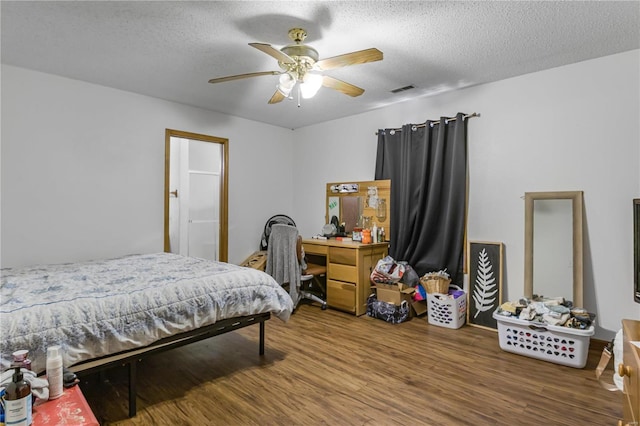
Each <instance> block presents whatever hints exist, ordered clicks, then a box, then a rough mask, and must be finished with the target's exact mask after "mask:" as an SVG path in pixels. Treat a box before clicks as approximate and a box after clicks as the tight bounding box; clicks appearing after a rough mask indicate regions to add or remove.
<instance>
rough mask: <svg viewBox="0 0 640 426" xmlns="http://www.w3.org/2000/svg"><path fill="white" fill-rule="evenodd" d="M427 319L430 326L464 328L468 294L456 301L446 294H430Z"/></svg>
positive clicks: (462, 295) (428, 296) (463, 294)
mask: <svg viewBox="0 0 640 426" xmlns="http://www.w3.org/2000/svg"><path fill="white" fill-rule="evenodd" d="M452 287H453V286H452ZM458 290H460V289H459V288H458ZM427 317H428V318H429V324H433V325H439V326H441V327H447V328H460V327H462V325H463V324H464V321H465V319H466V317H467V293H462V294H461V295H460V296H458V297H457V298H455V299H454V298H453V297H449V296H448V295H446V294H440V293H429V294H428V295H427Z"/></svg>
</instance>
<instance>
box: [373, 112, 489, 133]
mask: <svg viewBox="0 0 640 426" xmlns="http://www.w3.org/2000/svg"><path fill="white" fill-rule="evenodd" d="M471 117H480V113H479V112H472V113H471V114H467V115H465V116H463V117H462V118H463V119H466V118H471ZM456 120H457V118H456V117H453V118H447V119H446V121H456ZM435 124H440V120H438V121H432V122H431V126H432V127H433V125H435ZM426 125H427V122H426V121H425V122H424V123H420V124H414V125H413V127H412V129H413V130H415V129H417V128H419V127H425V126H426ZM389 131H390V132H394V133H395V132H401V131H402V128H399V129H389ZM392 134H393V133H392ZM376 135H378V132H376Z"/></svg>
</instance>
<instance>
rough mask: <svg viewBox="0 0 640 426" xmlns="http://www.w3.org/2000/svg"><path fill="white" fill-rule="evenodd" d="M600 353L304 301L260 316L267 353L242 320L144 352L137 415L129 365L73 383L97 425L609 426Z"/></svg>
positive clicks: (616, 410)
mask: <svg viewBox="0 0 640 426" xmlns="http://www.w3.org/2000/svg"><path fill="white" fill-rule="evenodd" d="M601 351H602V348H601V347H598V348H592V350H591V351H590V353H589V358H588V362H587V365H586V367H585V368H584V369H575V368H571V367H565V366H561V365H557V364H553V363H550V362H545V361H539V360H534V359H532V358H529V357H525V356H520V355H515V354H511V353H507V352H504V351H502V350H501V349H500V348H499V346H498V334H497V332H494V331H491V330H485V329H481V328H477V327H470V326H467V325H465V326H463V327H462V328H460V329H458V330H452V329H448V328H443V327H438V326H434V325H429V324H428V323H427V319H426V317H421V318H414V319H412V320H410V321H408V322H406V323H403V324H395V325H394V324H388V323H385V322H384V321H381V320H377V319H373V318H369V317H366V316H362V317H354V316H352V315H348V314H345V313H342V312H339V311H335V310H331V309H328V310H326V311H322V310H320V309H319V308H318V307H316V306H310V305H302V306H300V307H299V308H298V310H297V311H296V312H295V313H294V314H293V315H292V317H291V319H290V320H289V322H287V323H283V322H282V321H280V320H279V319H277V318H272V319H271V320H270V321H267V323H266V353H265V355H264V356H263V357H260V356H259V355H258V327H248V328H245V329H243V330H240V331H237V332H234V333H229V334H226V335H222V336H217V337H214V338H212V339H208V340H205V341H202V342H198V343H195V344H192V345H190V346H185V347H182V348H179V349H175V350H172V351H168V352H165V353H161V354H157V355H154V356H152V357H150V358H148V359H145V360H144V361H143V362H141V363H140V364H139V366H138V414H137V416H136V417H134V418H131V419H129V418H128V417H127V410H128V409H127V383H126V369H124V368H121V369H120V368H118V369H112V370H109V371H108V372H107V375H106V377H107V380H106V381H105V380H103V379H104V377H102V378H101V377H100V375H92V376H88V377H87V378H85V380H83V382H82V383H81V388H82V391H83V392H84V394H85V397H86V398H87V401H88V402H89V404H90V406H91V408H92V409H93V411H94V413H95V415H96V417H97V418H98V420H99V421H100V422H101V424H103V425H400V424H401V425H509V426H511V425H614V424H616V422H617V420H618V419H619V418H621V417H622V401H621V396H620V393H618V392H608V391H606V390H604V389H603V388H601V387H600V386H599V384H598V382H597V381H596V379H595V375H594V369H595V366H596V365H597V362H598V360H599V358H600V353H601ZM612 373H613V370H612V369H611V366H610V368H609V370H608V371H607V373H606V374H608V378H609V381H611V380H610V378H611V376H610V374H612Z"/></svg>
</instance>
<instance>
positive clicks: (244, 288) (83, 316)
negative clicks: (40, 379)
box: [0, 253, 293, 372]
mask: <svg viewBox="0 0 640 426" xmlns="http://www.w3.org/2000/svg"><path fill="white" fill-rule="evenodd" d="M1 272H2V281H1V284H0V352H1V353H2V360H3V367H6V366H7V365H6V364H7V362H8V360H10V357H11V353H12V352H14V351H16V350H19V349H27V350H29V358H30V359H31V360H32V368H33V370H34V371H36V372H40V371H43V370H44V368H45V357H46V348H47V347H48V346H52V345H61V346H62V350H63V356H64V365H65V366H67V367H68V366H72V365H73V364H76V363H78V362H81V361H85V360H88V359H93V358H97V357H101V356H105V355H110V354H114V353H117V352H121V351H124V350H127V349H132V348H136V347H141V346H146V345H148V344H150V343H153V342H155V341H157V340H159V339H162V338H164V337H167V336H171V335H173V334H176V333H181V332H184V331H189V330H193V329H196V328H198V327H201V326H206V325H209V324H213V323H215V322H216V321H218V320H222V319H227V318H233V317H238V316H244V315H254V314H258V313H263V312H272V313H273V314H274V315H275V316H276V317H278V318H280V319H281V320H283V321H287V320H288V319H289V316H290V314H291V312H292V310H293V303H292V301H291V298H290V297H289V295H288V294H287V292H286V291H284V289H282V287H281V286H280V285H278V283H276V282H275V280H273V279H272V278H271V277H270V276H269V275H267V274H266V273H264V272H261V271H258V270H255V269H251V268H244V267H240V266H236V265H231V264H228V263H221V262H212V261H209V260H203V259H198V258H193V257H183V256H179V255H175V254H170V253H157V254H149V255H132V256H125V257H121V258H117V259H110V260H102V261H91V262H83V263H69V264H60V265H46V266H33V267H24V268H5V269H2V270H1Z"/></svg>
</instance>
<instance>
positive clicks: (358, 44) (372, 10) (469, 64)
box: [1, 1, 640, 128]
mask: <svg viewBox="0 0 640 426" xmlns="http://www.w3.org/2000/svg"><path fill="white" fill-rule="evenodd" d="M1 19H2V21H1V40H2V45H1V48H2V50H1V53H2V63H4V64H9V65H14V66H18V67H24V68H29V69H33V70H37V71H43V72H46V73H51V74H57V75H61V76H65V77H69V78H73V79H78V80H83V81H87V82H91V83H95V84H99V85H103V86H108V87H113V88H117V89H122V90H127V91H131V92H136V93H140V94H144V95H148V96H153V97H157V98H161V99H166V100H170V101H175V102H180V103H183V104H188V105H193V106H197V107H201V108H205V109H208V110H213V111H218V112H222V113H225V114H231V115H236V116H240V117H245V118H249V119H252V120H257V121H261V122H265V123H271V124H274V125H276V126H281V127H286V128H298V127H302V126H307V125H310V124H314V123H318V122H323V121H327V120H332V119H335V118H339V117H343V116H348V115H353V114H358V113H361V112H364V111H368V110H371V109H374V108H379V107H382V106H385V105H390V104H394V103H397V102H402V101H406V100H408V99H412V98H416V97H422V96H428V95H432V94H436V93H440V92H445V91H449V90H455V89H459V88H462V87H467V86H472V85H477V84H481V83H487V82H492V81H497V80H501V79H505V78H509V77H513V76H517V75H522V74H526V73H530V72H535V71H540V70H543V69H548V68H553V67H557V66H561V65H565V64H570V63H574V62H579V61H583V60H587V59H592V58H596V57H600V56H605V55H610V54H614V53H618V52H623V51H628V50H632V49H638V48H640V2H638V1H622V2H616V1H590V2H580V1H542V2H533V1H523V2H520V1H517V2H516V1H513V2H508V1H507V2H494V1H483V2H463V1H455V2H454V1H451V2H425V1H423V2H404V1H393V2H392V1H386V2H383V1H376V2H333V1H332V2H327V1H297V2H263V1H259V2H254V1H248V2H247V1H242V2H241V1H233V2H220V1H215V2H213V1H199V2H186V1H173V2H171V1H168V2H167V1H165V2H159V1H131V2H116V1H105V2H96V1H86V2H84V1H72V2H59V1H44V2H35V1H17V2H12V1H2V4H1ZM292 27H303V28H305V29H306V30H307V33H308V37H307V39H306V41H305V42H306V43H307V44H309V45H311V46H313V47H314V48H316V49H317V50H318V52H319V53H320V58H321V59H322V58H328V57H331V56H336V55H340V54H343V53H349V52H352V51H356V50H362V49H366V48H370V47H376V48H378V49H379V50H381V51H382V52H383V53H384V60H382V61H380V62H372V63H367V64H360V65H354V66H350V67H345V68H341V69H336V70H331V71H326V74H328V75H331V76H333V77H335V78H339V79H341V80H345V81H347V82H349V83H352V84H354V85H356V86H359V87H362V88H363V89H365V93H364V94H363V95H362V96H360V97H356V98H351V97H349V96H346V95H344V94H342V93H339V92H336V91H333V90H330V89H327V88H322V89H321V90H320V92H319V93H318V94H317V95H316V97H315V98H313V99H309V100H305V99H303V100H302V106H301V107H300V108H299V107H298V103H297V99H294V100H285V101H283V102H281V103H279V104H275V105H268V104H267V101H268V100H269V98H270V97H271V95H272V94H273V92H274V90H275V86H276V84H277V80H278V77H277V76H261V77H255V78H251V79H246V80H236V81H231V82H225V83H218V84H215V85H214V84H209V83H208V80H209V79H210V78H214V77H224V76H227V75H233V74H242V73H249V72H256V71H270V70H279V68H278V66H277V63H276V61H275V59H273V58H272V57H271V56H268V55H266V54H264V53H262V52H260V51H258V50H257V49H254V48H252V47H250V46H249V45H248V44H247V43H249V42H261V43H269V44H271V45H273V46H274V47H276V48H278V49H280V48H281V47H283V46H284V45H286V44H289V42H290V40H289V39H288V37H287V31H288V30H289V29H290V28H292ZM639 77H640V76H639ZM407 85H413V86H415V89H412V90H408V91H404V92H400V93H398V94H393V93H391V92H390V91H391V90H392V89H396V88H399V87H403V86H407Z"/></svg>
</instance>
